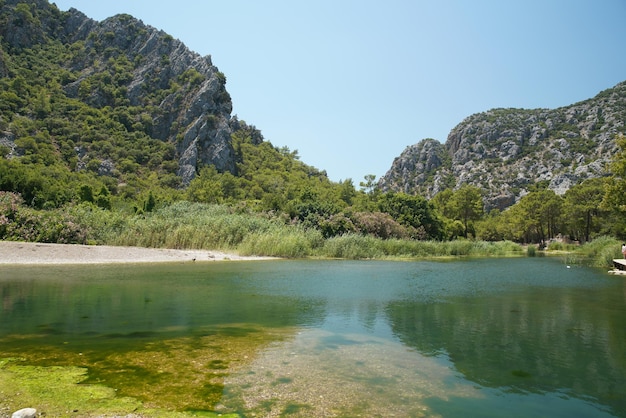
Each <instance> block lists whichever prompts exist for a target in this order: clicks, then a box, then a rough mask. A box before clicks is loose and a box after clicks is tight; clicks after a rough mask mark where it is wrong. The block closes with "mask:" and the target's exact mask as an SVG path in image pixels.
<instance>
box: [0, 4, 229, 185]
mask: <svg viewBox="0 0 626 418" xmlns="http://www.w3.org/2000/svg"><path fill="white" fill-rule="evenodd" d="M0 11H2V12H3V14H4V15H5V16H8V17H7V18H6V19H5V21H4V22H2V24H1V25H0V36H1V37H2V38H3V39H4V42H5V43H6V44H8V45H9V48H11V49H16V50H17V49H21V48H32V47H34V46H36V45H38V44H43V43H46V42H49V41H50V40H54V41H60V42H62V43H63V44H65V45H71V48H73V50H74V51H78V52H79V53H76V54H74V57H73V61H72V62H67V63H64V64H63V65H65V66H66V67H67V68H68V70H70V71H72V72H74V73H76V72H78V73H79V76H78V77H77V78H76V79H75V80H73V81H72V82H71V83H68V84H66V85H64V86H63V90H64V91H65V93H66V94H67V95H68V96H70V97H75V98H79V99H80V100H83V101H85V102H87V103H88V104H89V105H91V106H95V107H104V106H113V105H118V106H119V103H112V99H111V97H110V94H108V93H109V92H107V91H101V90H98V89H91V90H90V89H89V88H88V86H86V83H85V81H86V80H87V79H88V78H89V77H90V76H92V75H94V74H99V73H102V74H104V73H108V74H111V75H112V77H113V79H114V80H113V81H114V82H115V83H116V86H115V87H116V88H120V89H124V93H125V98H126V103H124V105H127V106H144V107H145V109H146V111H147V112H149V114H150V117H151V118H152V129H151V136H152V137H153V138H155V139H160V140H163V141H168V142H171V143H173V144H175V145H176V150H177V153H178V161H179V174H180V175H181V177H182V179H183V183H188V182H189V181H190V180H191V179H192V178H193V177H194V176H195V174H196V171H197V169H198V167H199V165H202V164H211V165H214V166H215V167H216V168H217V169H218V170H219V171H231V172H234V170H235V153H234V150H233V147H232V145H231V140H230V135H231V133H232V128H231V112H232V103H231V99H230V95H229V94H228V92H227V91H226V88H225V84H226V78H225V76H224V75H223V74H222V73H221V72H220V71H219V70H218V69H217V67H215V66H214V65H213V63H212V62H211V57H210V56H206V57H202V56H200V55H198V54H197V53H195V52H192V51H190V50H189V49H188V48H187V47H186V46H185V45H184V44H183V43H182V42H180V41H179V40H176V39H174V38H172V37H171V36H170V35H168V34H166V33H164V32H163V31H160V30H157V29H155V28H153V27H151V26H147V25H145V24H143V22H141V21H140V20H137V19H135V18H133V17H132V16H129V15H118V16H113V17H111V18H108V19H106V20H104V21H102V22H97V21H95V20H92V19H90V18H88V17H87V16H85V15H84V14H83V13H81V12H79V11H78V10H76V9H70V10H69V11H68V12H61V11H60V10H58V9H57V8H56V6H55V5H53V4H50V3H48V2H47V1H46V0H5V1H3V2H0ZM120 55H123V56H125V57H126V59H127V61H128V63H129V64H130V65H132V70H131V76H130V77H126V78H124V79H121V80H120V79H117V80H115V76H116V75H117V71H116V69H115V63H114V62H113V61H112V58H115V59H118V58H119V57H120ZM4 59H5V58H4V57H3V55H1V54H0V75H2V73H3V72H5V66H4ZM118 62H119V60H118ZM86 90H87V91H86ZM146 97H150V98H151V99H150V100H151V102H150V103H148V102H147V100H146ZM8 135H9V134H8V133H7V134H5V135H3V137H4V138H7V137H8Z"/></svg>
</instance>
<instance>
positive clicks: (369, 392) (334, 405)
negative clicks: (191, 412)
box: [0, 259, 626, 416]
mask: <svg viewBox="0 0 626 418" xmlns="http://www.w3.org/2000/svg"><path fill="white" fill-rule="evenodd" d="M625 295H626V287H625V285H624V281H623V279H622V278H614V277H608V276H607V275H604V274H602V273H600V272H595V271H593V270H589V269H582V268H572V269H566V268H565V266H564V265H563V264H562V263H561V262H560V261H559V260H552V259H512V260H471V261H455V262H448V263H439V262H437V263H435V262H417V263H404V262H402V263H400V262H346V261H277V262H263V263H246V262H244V263H211V264H210V265H206V264H205V265H159V266H100V267H89V268H86V267H72V268H70V267H20V268H9V267H1V268H0V300H2V310H1V311H0V315H1V316H0V319H1V320H0V358H1V357H3V356H15V355H16V354H19V353H22V354H28V353H30V354H32V355H31V356H30V361H33V362H35V361H37V362H38V364H55V363H54V362H66V363H68V364H83V365H88V366H89V367H90V370H91V372H90V375H91V378H92V379H95V380H96V381H97V380H98V379H100V380H101V381H105V382H107V384H110V385H112V386H113V385H119V386H120V387H122V388H126V389H125V390H126V392H124V390H122V392H124V393H126V394H128V395H130V396H136V397H138V398H141V399H143V400H150V401H151V402H156V403H157V404H158V402H161V405H164V406H166V407H168V408H179V409H181V408H182V409H184V408H192V407H193V408H200V409H202V408H204V409H212V408H217V409H219V410H221V411H224V412H229V411H239V412H243V413H249V412H250V411H253V412H255V413H257V416H278V415H280V414H289V415H291V416H333V415H335V416H354V415H358V414H364V415H371V416H377V415H378V416H389V415H391V414H396V416H439V415H442V416H464V415H465V414H464V413H463V412H466V411H467V410H468V408H469V409H471V410H472V411H478V412H479V415H481V416H489V415H490V414H491V415H492V416H502V414H504V412H506V413H505V415H507V416H533V415H550V416H557V415H558V414H562V415H561V416H572V415H576V413H578V414H579V415H581V414H582V415H584V416H610V415H615V416H626V404H625V402H626V401H625V399H626V356H624V352H626V299H625ZM79 354H80V356H79ZM46 362H47V363H46ZM112 370H113V371H116V372H115V373H114V372H111V371H112ZM117 370H122V371H123V370H126V371H127V372H126V374H124V372H119V373H118V372H117ZM137 370H139V371H141V373H137ZM142 375H143V379H144V381H141V380H140V379H142ZM129 376H132V378H131V377H129ZM166 377H167V378H166ZM185 379H188V381H185ZM146 382H148V383H146ZM172 382H176V385H177V386H176V387H174V386H172ZM198 382H201V384H198ZM124 385H126V386H124ZM168 385H169V386H168ZM185 385H187V386H185ZM142 387H150V389H149V390H151V391H152V392H153V396H152V397H150V396H147V395H146V394H145V393H142V390H140V389H141V388H142ZM138 388H139V389H138ZM197 388H204V389H202V390H200V389H197ZM146 390H148V389H146ZM168 392H174V393H178V394H179V395H177V396H176V397H169V398H168V397H167V396H166V394H167V393H168ZM183 394H185V396H183ZM142 396H144V397H143V398H142ZM208 399H210V401H209V400H208ZM176 402H179V403H178V404H177V403H176ZM494 411H499V413H495V412H494ZM568 413H570V414H569V415H568Z"/></svg>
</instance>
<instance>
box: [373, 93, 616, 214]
mask: <svg viewBox="0 0 626 418" xmlns="http://www.w3.org/2000/svg"><path fill="white" fill-rule="evenodd" d="M625 122H626V82H624V83H620V84H618V85H617V86H615V87H613V88H610V89H608V90H605V91H603V92H601V93H600V94H598V95H597V96H596V97H594V98H592V99H589V100H585V101H582V102H580V103H576V104H573V105H571V106H566V107H561V108H558V109H530V110H527V109H493V110H489V111H487V112H483V113H478V114H475V115H472V116H469V117H468V118H466V119H465V120H463V121H462V122H461V123H459V124H458V125H457V126H456V127H455V128H454V129H452V131H451V132H450V134H449V135H448V139H447V141H446V142H445V143H444V144H442V143H440V142H438V141H436V140H434V139H424V140H422V141H420V142H419V143H417V144H415V145H412V146H409V147H407V148H406V149H405V150H404V151H403V152H402V154H401V155H400V156H399V157H397V158H396V159H395V160H394V162H393V164H392V166H391V168H390V169H389V171H388V172H387V173H386V174H385V175H384V176H383V177H382V178H381V179H380V180H379V186H380V188H381V189H382V190H383V191H388V190H394V191H403V192H406V193H411V194H414V193H417V194H422V195H424V196H426V197H428V198H432V197H433V196H435V195H436V194H437V193H438V192H440V191H442V190H444V189H446V188H455V189H457V188H459V187H460V186H461V185H463V184H469V185H473V186H477V187H479V188H480V189H481V190H483V192H484V193H485V202H486V206H487V209H491V208H499V209H503V208H506V207H508V206H511V205H512V204H514V203H515V202H516V201H518V200H519V199H520V197H522V196H524V195H525V194H526V193H528V191H529V189H530V188H532V186H533V185H536V184H547V186H548V188H549V189H551V190H553V191H555V192H556V193H557V194H559V195H562V194H564V193H565V192H566V191H567V190H568V189H569V188H571V187H572V186H573V185H576V184H579V183H580V182H582V181H584V180H586V179H590V178H595V177H602V176H606V175H608V174H609V172H608V165H609V163H610V161H611V159H612V158H613V157H614V155H615V153H616V152H617V150H618V147H617V144H616V134H618V133H620V132H621V133H624V132H626V126H625Z"/></svg>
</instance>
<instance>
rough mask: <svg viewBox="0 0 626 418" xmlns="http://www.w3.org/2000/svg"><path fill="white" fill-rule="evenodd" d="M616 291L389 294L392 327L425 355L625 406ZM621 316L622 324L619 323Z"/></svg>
mask: <svg viewBox="0 0 626 418" xmlns="http://www.w3.org/2000/svg"><path fill="white" fill-rule="evenodd" d="M613 296H615V297H616V298H619V295H610V294H604V295H603V296H599V293H594V292H589V291H588V289H587V290H585V289H558V290H554V291H553V290H551V289H534V290H529V291H528V293H525V294H523V295H521V297H520V294H519V293H510V294H506V293H505V294H497V295H489V296H481V297H477V298H452V299H448V301H447V302H445V303H432V304H420V303H417V304H416V303H412V302H394V303H391V304H390V305H389V307H388V309H387V315H388V317H389V322H390V324H391V327H392V329H393V331H394V333H395V334H396V335H397V336H398V338H400V339H401V340H402V341H403V342H404V343H405V344H407V345H409V346H411V347H415V348H417V349H418V350H419V351H420V352H421V353H423V354H426V355H437V354H439V353H442V354H447V355H448V356H449V358H450V360H451V361H452V362H453V363H454V364H455V367H456V369H457V370H458V371H460V372H461V373H463V375H464V376H465V377H466V378H467V379H469V380H471V381H474V382H477V383H479V384H480V385H482V386H488V387H494V388H502V389H504V390H506V391H507V392H511V391H521V392H539V393H541V392H561V391H563V392H564V393H565V394H566V395H571V396H576V397H581V398H588V397H591V398H594V399H597V400H598V401H599V402H601V403H602V404H605V405H610V406H611V407H612V408H613V409H614V410H615V411H621V413H626V356H625V355H624V353H626V327H625V326H624V319H625V318H624V312H623V310H620V309H613V310H611V306H623V301H622V302H621V305H619V304H616V303H615V301H616V299H613V301H614V302H613V303H614V304H613V305H611V301H610V300H604V298H609V299H610V298H612V297H613ZM620 324H621V325H620Z"/></svg>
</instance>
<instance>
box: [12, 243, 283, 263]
mask: <svg viewBox="0 0 626 418" xmlns="http://www.w3.org/2000/svg"><path fill="white" fill-rule="evenodd" d="M270 258H271V257H244V256H239V255H236V254H228V253H223V252H220V251H207V250H171V249H160V248H139V247H112V246H106V245H74V244H44V243H34V242H13V241H0V264H109V263H159V262H194V261H198V262H200V261H225V260H263V259H270Z"/></svg>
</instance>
